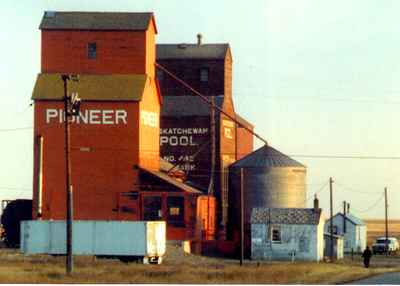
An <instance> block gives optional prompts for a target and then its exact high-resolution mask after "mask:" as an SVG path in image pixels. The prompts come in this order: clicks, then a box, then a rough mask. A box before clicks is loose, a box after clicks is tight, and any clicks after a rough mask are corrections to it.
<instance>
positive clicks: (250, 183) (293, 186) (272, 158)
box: [228, 145, 307, 246]
mask: <svg viewBox="0 0 400 286" xmlns="http://www.w3.org/2000/svg"><path fill="white" fill-rule="evenodd" d="M241 169H243V181H244V182H243V187H244V190H243V198H244V211H245V213H244V221H245V231H246V230H247V232H248V233H249V232H250V228H249V227H250V225H249V223H250V215H251V210H252V209H253V208H304V207H305V198H306V171H307V170H306V167H305V166H304V165H302V164H301V163H299V162H297V161H295V160H293V159H292V158H290V157H289V156H287V155H285V154H283V153H281V152H279V151H278V150H276V149H274V148H272V147H271V146H268V145H265V146H263V147H261V148H259V149H257V150H256V151H254V152H253V153H251V154H249V155H247V156H245V157H244V158H242V159H240V160H239V161H237V162H235V163H234V164H232V165H231V166H230V167H229V181H230V183H229V185H230V189H229V218H228V237H229V238H232V239H235V238H237V237H238V234H239V222H240V211H239V210H240V186H241V183H240V170H241ZM246 235H247V233H245V236H246ZM245 242H246V239H245ZM249 246H250V245H249Z"/></svg>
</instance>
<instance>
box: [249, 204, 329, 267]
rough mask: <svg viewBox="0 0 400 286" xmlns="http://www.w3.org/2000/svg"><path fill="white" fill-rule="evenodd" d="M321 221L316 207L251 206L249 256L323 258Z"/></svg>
mask: <svg viewBox="0 0 400 286" xmlns="http://www.w3.org/2000/svg"><path fill="white" fill-rule="evenodd" d="M324 221H325V220H324V218H323V215H322V211H321V209H319V208H311V209H306V208H254V209H253V210H252V215H251V259H254V260H308V261H320V260H322V259H323V256H324Z"/></svg>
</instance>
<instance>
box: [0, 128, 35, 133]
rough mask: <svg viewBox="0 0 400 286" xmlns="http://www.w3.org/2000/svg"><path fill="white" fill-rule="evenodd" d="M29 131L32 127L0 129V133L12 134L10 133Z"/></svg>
mask: <svg viewBox="0 0 400 286" xmlns="http://www.w3.org/2000/svg"><path fill="white" fill-rule="evenodd" d="M29 129H33V127H19V128H9V129H0V132H12V131H20V130H29Z"/></svg>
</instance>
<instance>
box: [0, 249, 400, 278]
mask: <svg viewBox="0 0 400 286" xmlns="http://www.w3.org/2000/svg"><path fill="white" fill-rule="evenodd" d="M391 259H395V258H394V257H392V258H391ZM398 262H400V261H397V259H396V261H394V262H392V263H389V264H387V263H386V262H383V263H382V261H381V263H379V261H378V259H375V261H374V262H373V264H372V267H371V268H370V269H365V268H363V267H362V266H361V265H362V263H361V260H360V258H359V257H355V260H354V261H351V260H344V261H340V262H338V263H332V264H331V263H305V262H295V263H290V262H279V263H278V262H273V263H272V262H269V263H268V262H264V263H255V262H247V261H246V263H245V265H244V266H242V267H240V266H239V265H238V261H235V260H228V259H217V258H209V257H202V256H196V255H184V254H183V252H182V251H181V250H180V249H178V248H176V247H169V248H168V250H167V255H166V257H165V261H164V263H163V264H161V265H143V264H136V263H130V264H125V263H121V262H119V261H118V260H113V259H94V258H93V257H75V269H74V273H73V275H72V276H70V277H67V276H65V266H64V258H63V257H52V256H45V255H33V256H23V255H22V254H20V253H19V252H18V251H16V250H8V249H0V283H48V284H50V283H51V284H57V283H174V284H180V283H185V284H188V283H190V284H192V283H197V284H198V283H201V284H207V283H212V284H224V283H225V284H226V283H229V284H232V283H240V284H249V283H251V284H335V283H343V282H346V281H353V280H357V279H359V278H363V277H368V276H371V275H373V274H377V273H382V272H387V271H395V270H397V271H399V270H400V269H399V268H396V265H399V263H398Z"/></svg>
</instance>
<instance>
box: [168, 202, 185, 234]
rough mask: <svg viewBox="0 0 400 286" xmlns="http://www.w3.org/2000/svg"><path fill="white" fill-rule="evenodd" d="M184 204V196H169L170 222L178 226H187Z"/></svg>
mask: <svg viewBox="0 0 400 286" xmlns="http://www.w3.org/2000/svg"><path fill="white" fill-rule="evenodd" d="M184 205H185V199H184V198H183V197H168V198H167V209H168V215H167V221H168V224H170V225H173V226H178V227H184V226H185V216H184Z"/></svg>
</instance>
